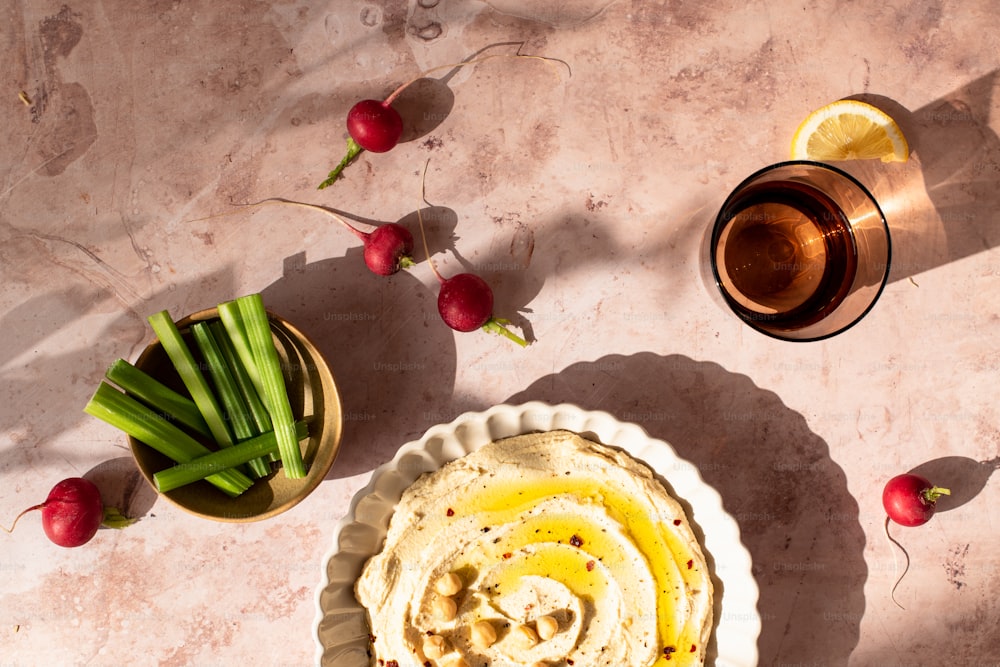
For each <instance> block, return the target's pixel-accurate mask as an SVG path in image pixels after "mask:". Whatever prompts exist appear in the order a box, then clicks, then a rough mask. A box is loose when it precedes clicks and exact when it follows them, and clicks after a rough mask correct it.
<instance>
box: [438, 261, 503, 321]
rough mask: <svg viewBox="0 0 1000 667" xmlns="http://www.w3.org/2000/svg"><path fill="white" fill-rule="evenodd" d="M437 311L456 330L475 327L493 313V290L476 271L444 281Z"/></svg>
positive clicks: (487, 319)
mask: <svg viewBox="0 0 1000 667" xmlns="http://www.w3.org/2000/svg"><path fill="white" fill-rule="evenodd" d="M438 312H439V313H440V314H441V319H442V320H444V322H445V324H447V325H448V326H450V327H451V328H452V329H454V330H455V331H475V330H476V329H479V328H481V327H482V326H483V325H485V324H486V323H487V322H488V321H489V320H490V318H491V317H493V290H491V289H490V286H489V285H487V284H486V281H485V280H483V279H482V278H480V277H479V276H477V275H475V274H474V273H460V274H458V275H457V276H452V277H451V278H448V279H447V280H442V281H441V291H440V292H439V293H438Z"/></svg>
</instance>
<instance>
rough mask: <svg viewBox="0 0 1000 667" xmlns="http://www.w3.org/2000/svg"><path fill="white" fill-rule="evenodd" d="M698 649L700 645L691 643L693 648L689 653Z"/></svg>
mask: <svg viewBox="0 0 1000 667" xmlns="http://www.w3.org/2000/svg"><path fill="white" fill-rule="evenodd" d="M697 650H698V645H697V644H691V650H690V651H689V653H695V652H696V651H697Z"/></svg>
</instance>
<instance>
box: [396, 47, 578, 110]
mask: <svg viewBox="0 0 1000 667" xmlns="http://www.w3.org/2000/svg"><path fill="white" fill-rule="evenodd" d="M494 58H527V59H529V60H542V61H544V62H546V63H549V64H552V63H561V64H563V65H566V69H567V70H569V73H570V76H573V70H572V69H570V66H569V64H568V63H566V62H565V61H563V60H559V59H558V58H548V57H546V56H534V55H528V54H523V53H494V54H492V55H489V56H482V57H480V58H473V59H472V60H463V61H462V62H460V63H452V64H450V65H438V66H437V67H432V68H431V69H429V70H425V71H423V72H421V73H420V74H419V75H417V76H416V77H414V78H412V79H410V80H409V81H407V82H406V83H404V84H403V85H401V86H399V87H398V88H396V90H394V91H392V92H391V93H390V94H389V96H388V97H387V98H385V101H384V102H383V104H392V103H393V102H394V101H395V100H396V98H397V97H399V95H400V94H401V93H402V92H403V91H404V90H406V89H407V88H408V87H409V86H412V85H413V84H414V83H416V82H417V81H420V79H424V78H426V77H427V75H428V74H433V73H434V72H440V71H441V70H446V69H457V68H459V67H465V66H466V65H478V64H479V63H483V62H486V61H487V60H493V59H494Z"/></svg>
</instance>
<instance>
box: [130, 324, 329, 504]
mask: <svg viewBox="0 0 1000 667" xmlns="http://www.w3.org/2000/svg"><path fill="white" fill-rule="evenodd" d="M218 318H219V311H218V309H217V308H210V309H206V310H202V311H199V312H197V313H193V314H191V315H188V316H187V317H184V318H182V319H181V320H179V321H178V322H177V327H178V329H180V331H181V334H182V335H183V337H184V340H185V342H187V343H189V344H190V345H193V339H192V337H191V334H190V326H191V325H192V324H194V323H196V322H211V321H213V320H217V319H218ZM268 318H269V320H270V323H271V334H272V336H273V338H274V342H275V346H276V348H277V350H278V355H279V357H280V359H281V367H282V372H283V375H284V378H285V386H286V388H287V390H288V394H289V399H290V402H291V405H292V414H293V416H294V417H295V419H296V420H303V421H305V422H306V423H307V424H308V426H309V437H308V438H306V439H305V440H302V441H301V442H300V443H299V446H300V447H301V450H302V458H303V460H304V462H305V465H306V476H305V477H302V478H300V479H289V478H288V477H286V476H285V474H284V472H283V471H282V469H281V468H280V467H279V468H278V469H277V470H275V471H274V472H272V473H271V474H269V475H268V476H266V477H264V478H262V479H258V480H255V481H254V484H253V486H251V487H250V488H249V489H248V490H247V491H245V492H244V493H243V494H241V495H240V496H237V497H235V498H232V497H230V496H228V495H226V494H225V493H223V492H222V491H220V490H219V489H217V488H215V487H214V486H212V485H211V484H209V483H208V482H204V481H199V482H195V483H193V484H188V485H186V486H182V487H180V488H177V489H174V490H173V491H168V492H166V493H160V494H159V495H160V496H162V497H164V498H166V499H167V500H168V501H169V502H170V503H172V504H174V505H176V506H177V507H179V508H181V509H183V510H185V511H186V512H189V513H191V514H194V515H196V516H200V517H202V518H205V519H211V520H214V521H223V522H230V523H247V522H251V521H262V520H264V519H269V518H271V517H274V516H276V515H278V514H281V513H282V512H285V511H288V510H289V509H291V508H292V507H294V506H295V505H297V504H298V503H300V502H301V501H302V500H303V499H305V498H306V496H308V495H309V494H310V493H312V492H313V491H314V490H315V489H316V487H317V486H319V484H320V482H322V481H323V478H324V477H326V474H327V473H328V472H329V471H330V468H331V467H332V466H333V462H334V460H335V459H336V457H337V453H338V451H339V450H340V439H341V431H342V427H343V410H342V407H341V401H340V395H339V394H338V392H337V386H336V384H335V382H334V379H333V375H332V373H331V372H330V368H329V367H328V366H327V364H326V361H325V360H324V359H323V356H322V355H321V354H320V353H319V350H317V349H316V346H315V345H313V343H312V342H311V341H310V340H309V339H308V338H306V336H305V335H304V334H303V333H302V332H301V331H299V330H298V329H297V328H295V326H293V325H292V324H291V323H289V322H288V321H287V320H285V319H284V318H282V317H280V316H278V315H275V314H273V313H270V312H269V313H268ZM135 366H136V367H137V368H139V369H140V370H143V371H145V372H146V373H148V374H149V375H151V376H153V377H154V378H156V379H157V380H159V381H160V382H162V383H164V384H165V385H167V386H168V387H171V388H173V389H175V390H178V391H181V392H182V393H183V389H182V388H183V384H182V383H181V380H180V377H179V376H178V374H177V371H176V370H174V367H173V364H171V362H170V359H169V358H168V357H167V354H166V352H165V351H164V350H163V347H162V346H161V345H160V342H159V341H158V340H154V341H153V342H152V343H150V344H149V345H148V346H147V347H146V349H145V350H143V352H142V354H140V355H139V358H138V359H137V360H136V362H135ZM128 443H129V447H130V448H131V450H132V456H133V457H134V459H135V462H136V465H137V466H138V468H139V472H140V473H141V474H142V476H143V477H144V478H145V479H146V481H147V482H149V484H150V485H151V486H152V487H153V488H154V489H156V484H155V482H154V481H153V475H154V474H155V473H157V472H159V471H161V470H164V469H166V468H168V467H170V466H171V465H173V462H172V461H171V460H170V459H168V458H167V457H165V456H163V455H162V454H160V453H159V452H157V451H156V450H154V449H153V448H152V447H149V446H148V445H146V444H144V443H142V442H140V441H139V440H136V439H135V438H133V437H131V436H129V438H128Z"/></svg>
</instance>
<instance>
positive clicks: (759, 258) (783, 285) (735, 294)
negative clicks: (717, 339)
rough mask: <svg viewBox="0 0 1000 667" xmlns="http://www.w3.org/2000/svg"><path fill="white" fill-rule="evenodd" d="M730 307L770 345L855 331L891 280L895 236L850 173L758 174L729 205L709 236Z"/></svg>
mask: <svg viewBox="0 0 1000 667" xmlns="http://www.w3.org/2000/svg"><path fill="white" fill-rule="evenodd" d="M709 239H710V242H709V259H710V264H711V267H712V279H713V281H714V282H715V285H716V286H717V287H718V289H719V292H720V293H721V295H722V298H723V301H724V302H725V303H726V305H727V306H728V307H729V308H730V309H731V310H732V311H733V312H734V313H735V314H736V315H737V316H738V317H740V318H741V319H743V321H744V322H746V323H747V324H748V325H750V326H751V327H753V328H754V329H756V330H757V331H760V332H762V333H764V334H767V335H769V336H773V337H775V338H779V339H782V340H790V341H814V340H820V339H823V338H827V337H829V336H833V335H835V334H837V333H840V332H842V331H844V330H845V329H847V328H849V327H851V326H852V325H854V324H855V323H857V322H858V321H859V320H860V319H861V318H862V317H864V316H865V314H866V313H867V312H868V311H869V310H870V309H871V307H872V306H873V305H874V304H875V301H876V300H877V299H878V297H879V294H881V292H882V288H883V287H884V286H885V283H886V280H887V278H888V276H889V260H890V256H891V243H890V239H889V228H888V226H887V225H886V221H885V216H884V215H883V213H882V210H881V209H880V208H879V205H878V203H877V202H876V201H875V199H874V197H872V195H871V194H870V193H869V192H868V190H867V189H866V188H865V187H864V186H863V185H862V184H861V183H860V182H859V181H857V180H856V179H855V178H854V177H852V176H851V175H850V174H848V173H846V172H844V171H842V170H841V169H838V168H836V167H834V166H832V165H827V164H823V163H819V162H809V161H803V160H795V161H790V162H781V163H779V164H774V165H771V166H769V167H765V168H763V169H761V170H760V171H758V172H756V173H754V174H752V175H751V176H750V177H748V178H747V179H746V180H744V181H743V182H742V183H740V184H739V185H738V186H737V187H736V189H735V190H733V192H732V194H730V195H729V197H728V198H727V199H726V201H725V203H723V205H722V208H721V210H720V211H719V214H718V216H717V217H716V220H715V225H714V227H713V228H712V230H711V236H710V237H709Z"/></svg>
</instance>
